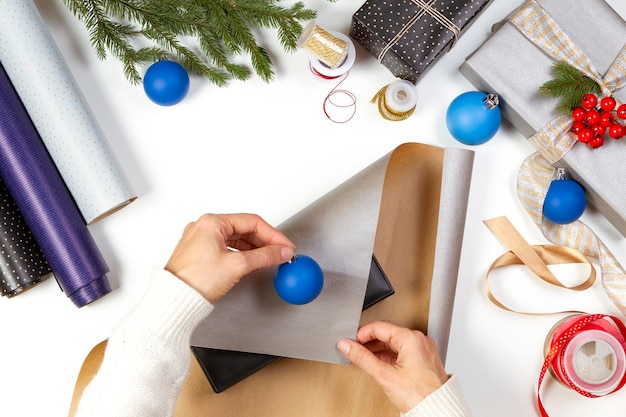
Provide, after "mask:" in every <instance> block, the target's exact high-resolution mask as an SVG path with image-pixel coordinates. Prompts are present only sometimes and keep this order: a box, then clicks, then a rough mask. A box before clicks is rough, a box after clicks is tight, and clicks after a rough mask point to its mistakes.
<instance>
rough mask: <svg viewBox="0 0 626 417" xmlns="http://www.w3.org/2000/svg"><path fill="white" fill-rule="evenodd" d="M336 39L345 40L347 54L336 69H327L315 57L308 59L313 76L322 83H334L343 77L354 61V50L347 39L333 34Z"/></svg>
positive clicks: (340, 34)
mask: <svg viewBox="0 0 626 417" xmlns="http://www.w3.org/2000/svg"><path fill="white" fill-rule="evenodd" d="M333 33H334V34H335V35H336V36H337V37H338V38H340V39H343V40H345V42H346V43H347V45H348V49H347V54H346V57H345V59H344V60H343V62H342V63H341V65H339V66H338V67H336V68H331V67H329V66H328V65H327V64H326V63H324V62H323V61H322V60H321V59H319V58H318V57H317V56H315V55H311V56H310V57H309V68H310V69H311V73H312V74H313V76H314V77H315V78H316V79H317V80H319V81H322V82H326V81H334V80H336V79H337V78H339V77H341V76H343V75H345V74H347V73H348V71H350V70H351V69H352V67H353V66H354V62H355V61H356V48H355V47H354V43H353V42H352V41H351V40H350V38H349V37H347V36H346V35H344V34H343V33H340V32H333Z"/></svg>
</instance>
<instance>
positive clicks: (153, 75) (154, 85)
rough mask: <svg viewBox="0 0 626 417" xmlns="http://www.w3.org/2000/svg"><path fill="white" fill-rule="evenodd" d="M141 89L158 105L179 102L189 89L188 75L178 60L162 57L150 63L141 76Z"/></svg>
mask: <svg viewBox="0 0 626 417" xmlns="http://www.w3.org/2000/svg"><path fill="white" fill-rule="evenodd" d="M143 89H144V91H145V92H146V95H147V96H148V98H149V99H150V100H152V101H153V102H155V103H156V104H158V105H160V106H172V105H174V104H177V103H180V101H182V99H184V98H185V96H186V95H187V92H188V91H189V75H188V74H187V71H186V70H185V68H183V66H182V65H180V64H179V63H178V62H174V61H168V60H166V59H162V60H160V61H157V62H155V63H154V64H152V65H151V66H150V67H149V68H148V70H147V71H146V74H145V75H144V77H143Z"/></svg>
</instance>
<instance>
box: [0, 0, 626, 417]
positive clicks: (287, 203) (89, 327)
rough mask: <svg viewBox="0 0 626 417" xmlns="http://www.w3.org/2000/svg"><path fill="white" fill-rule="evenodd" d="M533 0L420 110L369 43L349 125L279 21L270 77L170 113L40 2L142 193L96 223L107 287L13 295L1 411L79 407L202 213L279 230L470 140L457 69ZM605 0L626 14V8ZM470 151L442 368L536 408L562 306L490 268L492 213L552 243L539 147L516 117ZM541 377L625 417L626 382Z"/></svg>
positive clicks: (588, 304) (597, 292)
mask: <svg viewBox="0 0 626 417" xmlns="http://www.w3.org/2000/svg"><path fill="white" fill-rule="evenodd" d="M520 3H521V1H504V0H496V1H494V2H493V4H492V5H490V6H489V7H488V9H487V10H486V11H485V12H484V13H483V14H482V15H481V16H480V17H479V18H478V19H477V20H476V22H475V23H474V25H473V26H472V27H471V29H470V30H469V31H468V32H467V33H466V34H465V35H464V36H463V37H462V38H461V39H460V41H459V42H458V43H457V45H456V46H455V48H454V49H453V50H452V51H451V52H450V53H448V54H447V55H446V56H444V57H443V58H442V59H441V60H440V61H439V62H437V63H436V64H435V66H434V67H433V68H432V69H431V70H430V71H429V72H428V73H427V74H426V75H425V76H424V77H423V79H422V80H421V81H420V82H419V84H418V94H419V105H418V108H417V110H416V112H415V114H414V115H413V116H412V117H411V118H410V119H408V120H405V121H402V122H398V123H393V122H388V121H386V120H384V119H382V117H380V115H379V114H378V112H377V110H376V106H375V105H373V104H370V103H369V100H370V98H371V97H372V96H373V94H374V93H375V92H376V91H377V90H378V89H379V88H380V87H382V86H383V85H385V84H388V83H390V82H392V81H393V80H394V78H393V76H392V74H391V73H390V72H389V71H388V70H387V69H386V68H385V67H383V66H382V65H380V64H378V63H377V62H376V60H375V59H374V58H373V57H372V56H371V55H369V54H368V53H367V52H366V51H365V50H364V49H363V48H362V47H361V46H360V45H358V44H357V62H356V65H355V66H354V68H353V70H352V71H351V73H350V74H349V76H348V78H347V80H346V81H345V82H344V83H343V84H342V88H345V89H347V90H349V91H351V92H352V93H354V94H355V95H356V96H357V100H358V101H357V111H356V115H355V116H354V118H353V119H352V120H351V121H349V122H348V123H345V124H337V123H333V122H331V121H329V120H328V119H327V118H326V116H325V115H324V113H323V112H322V102H323V99H324V97H325V96H326V94H327V93H328V92H329V91H330V89H331V88H332V87H333V85H330V84H324V83H321V82H319V81H318V80H315V79H314V78H313V77H312V76H311V74H310V73H309V71H308V68H307V60H308V55H307V53H306V52H305V51H296V52H294V53H286V52H284V51H283V50H282V48H280V46H279V45H278V44H277V43H276V41H275V39H274V38H275V36H274V32H273V31H269V30H268V31H264V32H262V33H261V34H259V39H260V40H261V42H262V43H263V44H264V45H266V46H267V47H268V49H269V50H270V53H271V56H272V58H273V60H274V68H275V71H276V79H275V81H273V82H271V83H269V84H266V83H263V82H262V81H260V80H259V79H258V78H257V77H256V76H255V75H253V76H252V77H251V79H250V80H248V81H245V82H240V81H233V82H232V83H231V85H230V86H229V87H226V88H219V87H216V86H213V85H211V84H209V83H208V82H206V81H204V80H201V79H198V78H193V79H192V82H191V90H190V93H189V95H188V97H187V98H186V99H185V100H184V101H183V102H182V103H180V104H178V105H176V106H173V107H165V108H164V107H159V106H157V105H155V104H153V103H151V102H150V101H149V100H148V99H147V98H146V96H145V95H144V92H143V89H142V88H141V87H140V86H133V85H131V84H129V83H128V82H127V81H126V79H125V78H124V77H123V74H122V70H121V67H120V65H119V64H118V63H117V61H115V60H114V59H109V60H107V61H104V62H102V61H98V60H97V59H96V57H95V54H94V52H93V50H92V49H91V47H90V45H89V40H88V35H87V31H86V30H85V28H84V27H83V26H82V25H81V24H80V23H79V22H78V21H77V20H76V19H75V18H74V17H73V16H72V15H71V14H70V13H69V12H68V11H67V10H66V9H65V8H64V6H63V3H62V1H61V0H38V1H37V4H38V7H39V9H40V11H41V12H42V14H43V16H44V19H45V21H46V23H47V24H48V25H49V27H50V30H51V31H52V33H53V36H54V38H55V40H56V41H57V43H58V45H59V47H60V49H61V51H62V53H63V55H64V57H65V59H66V60H67V62H68V64H69V66H70V68H71V70H72V72H73V74H74V76H75V77H76V79H77V81H78V83H79V85H80V86H81V88H82V89H83V92H84V94H85V96H86V98H87V101H88V102H89V103H90V105H91V107H92V109H93V111H94V113H95V114H96V117H97V118H98V120H99V122H100V123H101V125H102V127H103V129H104V131H105V133H106V135H107V137H108V139H109V141H110V143H111V146H112V147H113V149H114V150H115V152H116V154H117V156H118V157H119V159H120V162H121V164H122V166H123V167H124V169H125V170H126V172H127V174H128V175H129V177H130V180H131V182H132V184H133V186H134V187H135V188H136V190H137V192H138V194H139V198H138V199H137V200H136V201H135V202H134V203H132V204H131V205H129V206H128V207H126V208H124V209H123V210H121V211H119V212H117V213H115V214H114V215H112V216H110V217H108V218H106V219H104V220H102V221H100V222H99V223H96V224H94V225H92V226H90V231H91V233H92V234H93V236H94V238H95V239H96V242H97V243H98V245H99V247H100V249H101V251H102V253H103V255H104V257H105V258H106V261H107V263H108V265H109V267H110V268H111V272H110V273H109V274H108V277H109V279H110V281H111V284H112V286H113V287H114V291H113V292H112V293H111V294H109V295H107V296H105V297H104V298H102V299H100V300H98V301H96V302H94V303H92V304H91V305H89V306H86V307H84V308H81V309H78V308H76V307H75V306H74V305H73V304H72V303H71V301H70V300H69V299H67V298H66V297H65V295H64V294H63V293H61V291H60V290H59V288H58V286H57V284H56V283H55V281H54V280H52V279H50V280H47V281H46V282H44V283H42V284H40V285H39V286H37V287H36V288H34V289H32V290H31V291H28V292H26V293H24V294H22V295H19V296H17V297H15V298H13V299H6V298H3V299H1V300H0V317H2V323H3V332H2V336H0V340H1V343H0V358H2V359H1V361H2V367H1V368H0V393H1V403H2V404H1V405H0V415H2V416H7V417H17V416H44V415H45V416H65V415H67V410H68V406H69V403H70V399H71V396H72V392H73V389H74V382H75V379H76V376H77V374H78V371H79V369H80V366H81V364H82V362H83V359H84V358H85V356H86V355H87V353H88V352H89V350H90V349H91V348H92V347H93V346H94V345H95V344H97V343H98V342H100V341H101V340H103V339H105V338H106V337H107V336H108V335H109V332H110V331H111V328H112V327H113V326H114V324H115V323H116V322H117V321H118V320H119V319H120V318H121V317H122V316H123V315H124V314H125V313H126V312H127V311H129V310H130V309H131V308H132V307H133V305H135V303H136V302H137V300H138V299H139V297H140V296H141V295H142V293H143V290H144V288H145V286H146V283H147V277H148V274H149V271H150V269H151V268H152V267H153V266H162V265H164V263H165V262H166V260H167V258H168V256H169V254H170V252H171V250H172V249H173V247H174V245H175V243H176V242H177V240H178V238H179V236H180V234H181V232H182V229H183V227H184V226H185V225H186V224H187V223H188V222H189V221H191V220H195V219H196V218H197V217H198V216H199V215H201V214H202V213H204V212H241V211H245V212H255V213H258V214H260V215H262V216H263V217H265V218H266V219H267V220H268V221H269V222H271V223H273V224H279V223H280V222H281V221H283V220H285V219H286V218H288V217H289V216H291V215H292V214H293V213H295V212H297V211H298V210H299V209H301V208H302V207H304V206H306V205H307V204H308V203H310V202H312V201H313V200H315V199H316V198H318V197H320V196H321V195H323V194H325V193H326V192H327V191H329V190H331V189H332V188H334V187H335V186H336V185H338V184H340V183H341V182H343V181H344V180H346V179H348V178H349V177H351V176H352V175H354V174H355V173H357V172H358V171H359V170H360V169H361V168H363V167H365V166H367V165H369V164H370V163H371V162H373V161H375V160H376V159H378V158H380V157H381V156H382V155H384V154H386V153H387V152H389V151H391V150H392V149H393V148H395V147H396V146H397V145H399V144H401V143H403V142H411V141H416V142H423V143H427V144H432V145H436V146H442V147H445V146H460V147H462V146H465V145H461V144H460V143H458V142H456V141H455V140H454V139H453V138H452V137H451V136H450V134H449V133H448V131H447V129H446V126H445V112H446V109H447V106H448V105H449V103H450V102H451V101H452V100H453V99H454V98H455V97H456V96H457V95H458V94H461V93H463V92H465V91H469V90H474V88H473V87H472V85H471V84H470V83H469V82H468V81H467V80H466V79H465V78H464V77H463V76H462V75H461V74H460V73H459V72H458V67H459V65H460V64H461V63H462V62H463V60H464V58H465V57H466V56H467V55H468V54H470V53H471V52H472V51H474V50H475V49H476V48H477V47H478V46H479V45H480V44H481V42H482V41H483V40H484V39H485V37H486V36H487V35H488V33H489V31H490V28H491V25H492V24H493V23H495V22H497V21H499V20H500V19H502V18H503V17H505V16H506V15H507V14H508V13H509V12H510V11H511V10H512V9H513V8H515V7H516V6H517V5H518V4H520ZM608 3H609V4H611V5H612V6H613V7H614V8H615V9H616V11H618V12H619V13H620V14H621V15H622V16H624V17H626V3H624V2H623V1H622V0H608ZM305 4H306V5H307V6H308V7H310V8H313V9H316V10H318V19H317V22H318V24H320V26H322V27H324V28H325V29H327V30H333V31H340V32H343V33H348V31H349V26H350V20H351V16H352V14H353V13H354V12H355V11H356V10H357V9H358V8H359V7H360V5H361V4H362V2H361V1H355V0H352V1H350V0H338V1H336V2H334V3H332V2H327V1H325V0H306V1H305ZM589 30H593V26H590V27H589ZM241 60H242V62H246V59H245V57H244V58H241ZM472 149H474V150H475V152H476V156H475V162H474V172H473V179H472V187H471V191H470V201H469V209H468V213H467V222H466V228H465V234H464V249H463V254H462V257H461V265H460V274H459V277H458V287H457V295H456V303H455V309H454V315H453V318H452V331H451V335H450V345H449V350H448V356H447V361H446V365H447V369H448V371H449V372H451V373H455V374H457V375H458V376H459V378H460V381H461V385H462V387H463V389H464V392H465V394H466V396H467V399H468V401H469V404H470V406H471V408H472V409H473V411H474V413H475V415H476V416H481V417H502V416H533V415H537V411H536V410H537V408H536V404H535V403H536V385H537V377H538V373H539V369H540V367H541V364H542V362H543V356H542V348H543V343H544V340H545V337H546V334H547V333H548V331H549V329H550V328H551V327H552V325H553V324H554V323H555V322H556V321H557V320H558V319H559V318H560V317H561V316H560V315H551V316H526V315H520V314H515V313H511V312H506V311H503V310H500V309H498V308H497V307H495V306H494V305H493V304H491V302H490V301H489V300H488V299H487V297H486V295H485V290H484V279H485V274H486V272H487V270H488V268H489V265H490V264H491V262H492V261H493V260H494V259H495V258H496V257H498V256H499V255H500V254H502V253H503V252H504V251H505V248H504V247H503V246H502V245H501V244H500V242H499V241H498V240H497V239H496V238H495V237H494V235H493V234H492V233H491V232H490V231H489V230H488V229H487V227H486V226H485V225H484V224H483V222H482V221H483V220H485V219H490V218H493V217H496V216H501V215H506V216H507V217H508V218H509V219H510V220H511V221H512V222H513V224H514V225H515V227H516V228H517V229H518V230H519V231H520V232H521V233H522V235H523V236H524V237H525V238H526V239H527V240H528V242H529V243H531V244H543V243H549V242H547V240H546V239H545V238H544V237H543V236H542V235H541V233H540V231H539V229H538V228H537V227H536V226H535V225H534V223H533V222H532V221H531V218H530V217H529V216H528V214H527V213H526V212H525V210H524V208H523V207H522V205H521V204H520V202H519V200H518V198H517V193H516V176H517V170H518V168H519V166H520V165H521V163H522V161H523V160H524V159H525V158H526V157H527V156H528V155H529V154H531V153H532V152H534V149H533V148H532V147H531V145H529V144H528V143H526V141H525V139H524V138H523V137H522V136H521V135H520V134H519V133H518V132H516V131H515V130H514V129H513V128H512V127H511V126H510V125H509V124H508V123H506V122H505V123H503V125H502V128H501V130H500V132H499V133H498V134H497V136H496V137H495V138H494V139H492V140H491V141H489V142H487V143H486V144H483V145H480V146H476V147H473V148H472ZM582 219H583V221H585V222H586V223H587V224H588V225H589V226H591V227H592V228H593V229H594V230H595V232H596V234H597V235H598V236H600V238H601V239H602V240H603V241H604V242H605V243H606V244H607V245H608V247H609V248H610V249H611V250H612V251H613V253H614V254H615V255H616V256H617V258H618V259H619V260H620V262H621V263H622V264H623V265H626V240H625V239H624V237H623V236H622V235H620V234H619V233H618V232H617V231H616V230H615V229H614V228H613V227H612V226H611V225H610V224H609V223H608V222H607V221H606V220H605V219H604V218H603V217H602V216H601V215H600V214H599V213H597V212H596V211H595V210H593V208H588V209H587V210H586V212H585V213H584V214H583V217H582ZM491 277H492V279H493V281H494V285H497V283H498V282H502V280H500V279H498V278H501V277H506V278H507V279H506V283H507V284H506V285H504V286H499V288H500V287H501V289H502V291H505V290H507V291H508V292H507V293H506V294H515V296H514V297H508V298H505V300H506V301H507V302H509V303H510V305H511V306H512V307H518V308H520V309H525V310H531V309H533V308H535V309H536V310H537V311H542V310H543V311H548V310H554V309H557V310H562V309H564V308H575V309H580V310H585V311H588V312H601V313H609V314H616V315H617V314H619V313H618V311H617V309H616V308H615V307H614V306H613V305H612V303H611V302H610V301H609V300H608V298H607V296H606V295H605V293H604V291H603V289H602V288H601V287H600V286H599V284H596V285H594V287H593V288H592V289H590V290H588V291H587V292H584V293H581V294H570V293H569V292H567V291H565V290H555V289H550V288H545V286H542V285H540V284H537V283H536V281H534V280H533V278H532V277H531V276H530V275H529V274H527V273H525V272H524V271H521V270H514V269H510V270H508V271H507V272H505V273H494V274H493V275H492V276H491ZM516 278H517V279H516ZM544 388H545V389H544V390H543V394H542V398H543V400H544V403H545V405H546V408H547V409H548V411H549V413H550V415H551V416H552V417H561V416H567V417H576V416H585V417H587V416H590V415H596V416H597V415H603V416H607V417H608V416H618V415H621V416H623V415H624V404H625V401H626V390H621V391H620V392H618V393H616V394H613V395H611V396H607V397H602V398H598V399H587V398H584V397H582V396H580V395H579V394H577V393H575V392H574V391H571V390H568V389H566V388H564V387H562V386H560V385H559V384H558V383H556V382H554V381H553V380H551V379H550V378H548V380H547V381H546V383H545V387H544Z"/></svg>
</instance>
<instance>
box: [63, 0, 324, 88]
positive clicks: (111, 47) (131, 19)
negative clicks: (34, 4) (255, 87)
mask: <svg viewBox="0 0 626 417" xmlns="http://www.w3.org/2000/svg"><path fill="white" fill-rule="evenodd" d="M63 1H64V2H65V4H66V6H67V7H68V9H69V10H70V11H71V12H72V13H73V14H74V15H75V16H76V17H77V18H78V19H80V20H81V21H82V22H83V23H84V25H85V27H86V28H87V30H88V31H89V36H90V41H91V44H92V45H93V47H94V49H95V51H96V54H97V56H98V58H99V59H102V60H104V59H106V58H107V56H108V54H109V53H110V54H111V55H113V56H114V57H115V58H117V59H118V60H119V61H120V62H121V63H122V66H123V71H124V75H125V76H126V78H127V79H128V80H129V81H130V82H131V83H133V84H137V83H140V82H141V80H142V76H141V75H140V72H139V68H140V67H141V66H142V65H145V64H149V63H153V62H156V61H158V60H159V59H160V58H162V57H163V56H166V57H169V56H171V55H173V56H174V57H175V59H176V60H177V61H178V62H180V64H181V65H183V66H184V67H185V68H186V69H187V70H188V71H189V72H190V73H193V74H197V75H200V76H203V77H206V78H207V79H208V80H209V81H210V82H211V83H213V84H216V85H218V86H226V85H227V84H228V81H229V80H230V79H233V78H234V79H239V80H245V79H248V78H249V76H250V71H249V70H248V68H246V67H245V66H244V65H241V64H236V63H234V61H233V58H234V57H235V56H237V55H241V54H246V55H248V56H249V57H250V62H251V65H252V68H253V70H254V72H255V73H256V74H257V75H258V76H259V77H260V78H261V79H262V80H263V81H265V82H269V81H272V80H273V79H274V71H273V68H272V67H273V63H272V60H271V58H270V54H269V53H268V51H267V50H266V49H265V48H263V47H262V46H261V45H259V43H258V42H257V39H256V38H255V36H254V30H255V29H256V28H260V29H276V30H277V38H278V40H279V42H280V44H281V46H282V48H283V49H284V50H285V51H287V52H292V51H294V50H295V49H296V48H297V45H296V44H297V40H298V37H299V36H300V33H301V32H302V25H301V24H300V22H301V21H306V20H311V19H314V18H315V17H316V12H315V11H314V10H310V9H307V8H305V6H304V4H303V3H302V2H297V3H295V4H293V5H291V6H290V7H283V6H279V5H278V4H277V1H278V0H63Z"/></svg>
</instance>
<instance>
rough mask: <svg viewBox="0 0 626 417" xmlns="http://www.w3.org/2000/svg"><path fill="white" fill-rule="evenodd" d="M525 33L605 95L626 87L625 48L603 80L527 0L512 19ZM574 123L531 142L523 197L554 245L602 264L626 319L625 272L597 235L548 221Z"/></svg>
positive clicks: (521, 183)
mask: <svg viewBox="0 0 626 417" xmlns="http://www.w3.org/2000/svg"><path fill="white" fill-rule="evenodd" d="M510 22H511V23H512V24H513V25H515V26H516V27H517V28H518V29H519V30H520V32H521V33H522V34H524V35H525V36H526V37H527V38H528V39H529V40H530V41H531V42H533V43H534V44H535V45H536V46H538V47H539V48H541V49H542V50H543V51H544V52H546V53H547V54H548V55H550V56H551V57H553V58H554V59H555V60H564V61H566V62H567V63H569V64H570V65H572V66H574V67H575V68H577V69H578V70H579V71H581V72H582V73H583V74H585V75H587V76H588V77H590V78H592V79H593V80H594V81H596V82H597V83H598V84H599V85H600V87H601V88H602V91H603V94H604V95H607V96H608V95H612V93H613V92H614V91H616V90H618V89H621V88H622V87H624V85H626V45H625V46H624V47H623V48H622V50H621V51H620V52H619V54H618V56H617V57H616V59H615V60H614V61H613V63H612V64H611V67H610V69H609V70H608V71H607V73H606V74H605V75H604V76H602V75H601V74H600V73H599V72H598V71H597V69H596V68H595V67H594V65H593V64H592V63H591V62H590V61H589V59H588V58H587V57H586V56H585V54H584V53H583V52H582V51H581V50H580V49H579V48H578V47H577V46H576V45H575V44H574V42H573V41H572V39H571V38H570V37H569V36H568V35H567V34H566V33H565V32H564V31H563V30H562V29H561V27H560V26H559V25H558V23H557V22H556V21H555V20H554V19H553V18H552V17H551V16H550V15H549V14H548V13H547V12H546V11H545V10H544V9H543V8H542V7H541V6H540V5H539V4H538V3H537V2H536V1H535V0H528V1H526V3H525V4H524V6H523V7H521V8H520V9H519V10H518V11H517V12H516V13H515V14H514V15H513V16H512V17H511V19H510ZM569 127H570V123H569V121H568V120H567V118H566V117H564V116H559V117H557V118H555V119H554V120H552V121H551V122H550V123H548V124H547V125H546V126H544V127H543V128H541V129H540V130H539V131H538V132H537V133H536V134H535V135H534V136H532V137H531V138H530V139H529V141H530V142H531V143H532V144H533V146H534V147H535V148H536V149H537V151H538V152H536V153H534V154H532V155H530V156H529V157H528V158H527V159H526V160H525V161H524V163H523V164H522V166H521V168H520V170H519V173H518V177H517V191H518V197H519V199H520V201H521V202H522V204H523V205H524V208H525V209H526V210H527V211H528V213H529V214H530V215H531V216H532V218H533V220H534V222H535V223H536V224H537V226H538V227H539V228H540V229H541V231H542V233H543V234H544V236H545V237H546V238H547V239H548V240H550V241H551V242H552V243H555V244H557V245H562V246H568V247H571V248H575V249H577V250H579V251H580V252H582V253H584V254H585V255H587V256H590V257H594V258H597V259H598V261H599V263H600V273H601V276H602V285H603V287H604V289H605V291H606V293H607V295H608V296H609V298H610V299H611V300H612V301H613V303H615V305H616V306H617V307H618V308H619V309H620V311H621V312H622V314H624V315H626V271H624V269H623V268H622V266H621V265H620V263H619V262H618V261H617V259H616V258H615V256H613V254H612V253H611V251H610V250H609V249H608V248H607V246H606V245H605V244H604V243H603V242H602V241H601V240H600V239H599V238H598V236H596V234H595V233H594V232H593V230H591V228H589V227H588V226H587V225H585V224H584V223H583V222H581V221H579V220H576V221H575V222H573V223H570V224H565V225H559V224H555V223H552V222H550V221H549V220H547V219H545V218H544V217H543V201H544V199H545V196H546V193H547V190H548V187H549V186H550V182H551V181H552V179H553V176H554V167H553V166H552V164H554V163H556V162H557V161H559V160H561V159H562V158H563V157H564V156H565V154H567V152H569V150H570V149H571V148H572V147H573V146H574V144H575V143H576V137H575V135H574V134H573V133H571V132H569Z"/></svg>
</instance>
